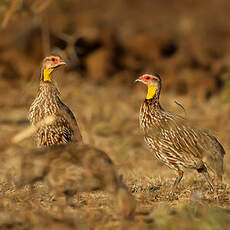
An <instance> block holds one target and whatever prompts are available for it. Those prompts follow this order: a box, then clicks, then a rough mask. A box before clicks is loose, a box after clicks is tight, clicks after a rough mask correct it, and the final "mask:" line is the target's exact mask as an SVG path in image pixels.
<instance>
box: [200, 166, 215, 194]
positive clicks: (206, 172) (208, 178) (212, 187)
mask: <svg viewBox="0 0 230 230" xmlns="http://www.w3.org/2000/svg"><path fill="white" fill-rule="evenodd" d="M202 173H203V175H204V177H205V179H206V180H207V182H208V184H209V186H210V190H211V191H212V192H214V186H213V183H212V179H211V177H210V176H209V173H208V171H207V169H206V171H203V172H202Z"/></svg>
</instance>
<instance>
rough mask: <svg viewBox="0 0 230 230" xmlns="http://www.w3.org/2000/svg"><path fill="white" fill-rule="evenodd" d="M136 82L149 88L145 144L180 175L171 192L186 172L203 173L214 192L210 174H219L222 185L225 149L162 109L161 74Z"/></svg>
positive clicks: (144, 117) (141, 117) (143, 121)
mask: <svg viewBox="0 0 230 230" xmlns="http://www.w3.org/2000/svg"><path fill="white" fill-rule="evenodd" d="M136 81H138V82H141V83H143V84H145V85H146V86H147V88H148V92H147V96H146V98H145V100H144V102H143V104H142V105H141V108H140V114H139V122H140V128H141V129H142V130H143V133H144V140H145V143H146V144H147V146H148V148H149V149H150V151H151V152H152V153H153V155H154V156H155V157H156V158H157V159H158V160H160V161H161V162H163V163H164V164H165V165H167V166H168V167H170V168H172V169H174V170H176V171H177V173H178V177H177V178H176V180H175V182H174V185H173V188H172V190H171V191H174V190H175V188H176V186H177V185H178V183H179V182H180V181H181V179H182V177H183V174H184V168H191V169H195V170H197V171H198V172H199V173H202V174H203V175H204V176H205V178H206V180H207V181H208V183H209V185H210V187H211V190H213V181H212V180H211V178H210V176H209V173H208V170H209V169H210V170H211V171H213V172H214V173H215V175H216V177H217V179H218V181H219V182H220V181H222V175H223V158H224V154H225V151H224V148H223V147H222V145H221V144H220V143H219V141H218V140H217V139H216V138H215V137H214V136H212V135H210V134H208V133H207V132H204V131H200V130H198V129H194V128H192V127H190V126H189V125H188V124H187V121H186V120H185V119H184V118H182V117H180V116H177V115H175V114H172V113H170V112H167V111H165V110H164V109H163V108H162V107H161V105H160V102H159V96H160V92H161V78H160V76H159V75H158V74H156V75H149V74H145V75H142V76H141V77H139V78H138V79H137V80H136Z"/></svg>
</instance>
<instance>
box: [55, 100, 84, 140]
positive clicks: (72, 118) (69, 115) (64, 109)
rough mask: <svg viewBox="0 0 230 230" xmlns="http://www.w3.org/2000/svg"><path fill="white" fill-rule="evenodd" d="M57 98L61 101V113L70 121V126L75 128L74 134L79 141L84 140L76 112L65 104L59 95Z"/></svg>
mask: <svg viewBox="0 0 230 230" xmlns="http://www.w3.org/2000/svg"><path fill="white" fill-rule="evenodd" d="M57 100H58V101H59V103H60V104H61V106H62V107H61V115H63V116H64V117H65V119H66V120H67V122H69V124H70V126H71V127H72V128H73V131H74V136H75V139H76V141H77V142H82V136H81V132H80V129H79V127H78V124H77V120H76V118H75V116H74V114H73V113H72V111H71V110H70V109H69V107H68V106H67V105H65V104H64V103H63V102H62V101H61V99H60V98H59V97H58V96H57Z"/></svg>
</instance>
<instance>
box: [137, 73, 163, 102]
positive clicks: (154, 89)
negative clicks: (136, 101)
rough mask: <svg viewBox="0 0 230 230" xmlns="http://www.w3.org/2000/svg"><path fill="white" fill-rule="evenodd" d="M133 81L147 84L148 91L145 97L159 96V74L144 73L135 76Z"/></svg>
mask: <svg viewBox="0 0 230 230" xmlns="http://www.w3.org/2000/svg"><path fill="white" fill-rule="evenodd" d="M135 82H142V83H143V84H145V85H147V87H148V93H147V96H146V99H152V98H153V97H154V96H155V95H157V96H159V93H160V89H161V78H160V75H159V74H155V75H150V74H144V75H142V76H140V77H139V78H137V79H136V81H135Z"/></svg>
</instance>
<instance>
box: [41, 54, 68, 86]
mask: <svg viewBox="0 0 230 230" xmlns="http://www.w3.org/2000/svg"><path fill="white" fill-rule="evenodd" d="M65 64H66V63H65V62H64V61H63V60H62V59H61V58H60V57H58V56H49V57H46V58H44V60H43V62H42V80H43V81H49V82H51V81H52V79H51V73H52V72H53V71H54V69H56V68H58V67H59V66H62V65H65Z"/></svg>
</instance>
